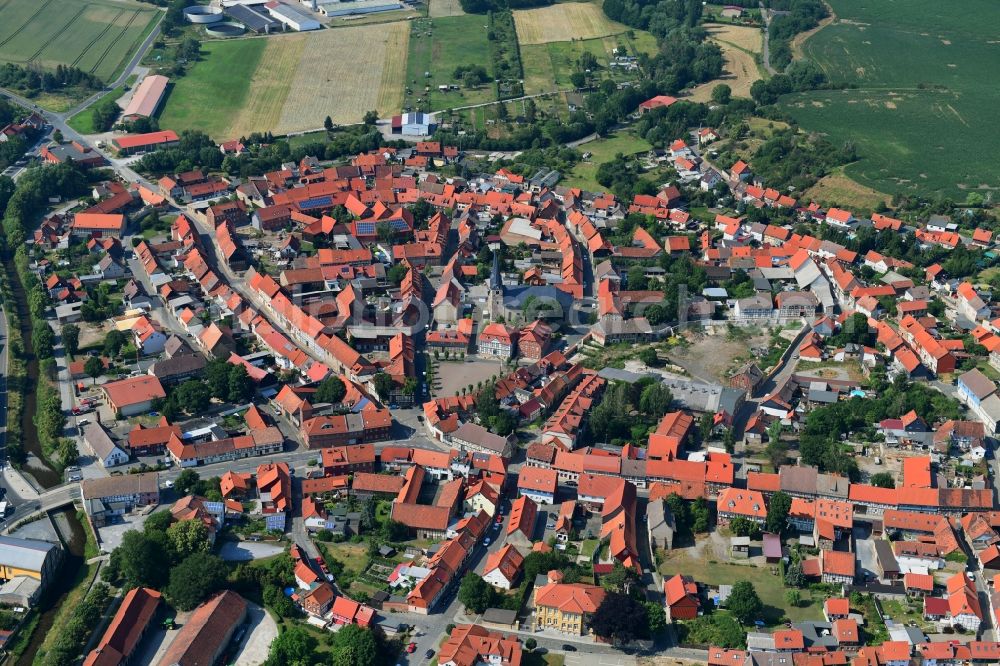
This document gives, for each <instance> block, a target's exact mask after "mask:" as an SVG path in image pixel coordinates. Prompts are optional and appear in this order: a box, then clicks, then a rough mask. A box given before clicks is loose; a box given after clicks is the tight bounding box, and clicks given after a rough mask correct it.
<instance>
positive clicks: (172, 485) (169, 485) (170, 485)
mask: <svg viewBox="0 0 1000 666" xmlns="http://www.w3.org/2000/svg"><path fill="white" fill-rule="evenodd" d="M163 486H164V487H165V488H173V487H174V482H173V481H164V482H163Z"/></svg>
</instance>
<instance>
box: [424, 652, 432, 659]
mask: <svg viewBox="0 0 1000 666" xmlns="http://www.w3.org/2000/svg"><path fill="white" fill-rule="evenodd" d="M433 656H434V650H428V651H427V652H424V659H430V658H431V657H433Z"/></svg>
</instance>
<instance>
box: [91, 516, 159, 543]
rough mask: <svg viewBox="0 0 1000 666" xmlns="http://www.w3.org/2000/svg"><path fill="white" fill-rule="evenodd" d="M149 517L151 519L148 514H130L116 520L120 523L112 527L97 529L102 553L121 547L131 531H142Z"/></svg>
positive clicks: (106, 526)
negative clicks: (127, 533)
mask: <svg viewBox="0 0 1000 666" xmlns="http://www.w3.org/2000/svg"><path fill="white" fill-rule="evenodd" d="M148 517H149V514H148V513H145V514H139V513H133V514H128V515H125V516H120V517H118V518H116V520H118V521H120V522H116V523H113V524H111V525H105V526H104V527H99V528H98V529H97V539H98V540H99V541H100V546H101V552H102V553H110V552H111V551H113V550H114V549H115V548H117V547H118V546H120V545H121V542H122V537H123V536H124V535H125V533H126V532H128V531H129V530H138V531H142V526H143V525H144V524H145V522H146V518H148Z"/></svg>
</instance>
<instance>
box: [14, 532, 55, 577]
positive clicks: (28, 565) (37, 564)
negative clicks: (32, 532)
mask: <svg viewBox="0 0 1000 666" xmlns="http://www.w3.org/2000/svg"><path fill="white" fill-rule="evenodd" d="M56 547H57V546H56V545H55V544H54V543H48V542H47V541H37V540H35V539H18V538H15V537H8V536H0V564H3V565H5V566H9V567H11V568H14V569H25V570H27V571H41V570H42V566H43V565H44V563H45V558H46V557H48V554H49V553H50V552H51V551H52V550H53V549H55V548H56Z"/></svg>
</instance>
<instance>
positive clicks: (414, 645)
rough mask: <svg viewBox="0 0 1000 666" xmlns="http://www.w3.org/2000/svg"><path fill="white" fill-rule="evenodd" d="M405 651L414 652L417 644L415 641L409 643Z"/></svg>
mask: <svg viewBox="0 0 1000 666" xmlns="http://www.w3.org/2000/svg"><path fill="white" fill-rule="evenodd" d="M406 651H407V652H408V653H409V654H413V653H414V652H416V651H417V644H416V643H410V644H409V645H407V646H406Z"/></svg>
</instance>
